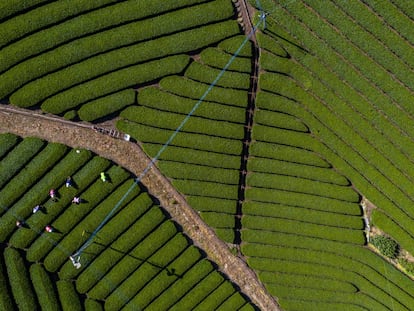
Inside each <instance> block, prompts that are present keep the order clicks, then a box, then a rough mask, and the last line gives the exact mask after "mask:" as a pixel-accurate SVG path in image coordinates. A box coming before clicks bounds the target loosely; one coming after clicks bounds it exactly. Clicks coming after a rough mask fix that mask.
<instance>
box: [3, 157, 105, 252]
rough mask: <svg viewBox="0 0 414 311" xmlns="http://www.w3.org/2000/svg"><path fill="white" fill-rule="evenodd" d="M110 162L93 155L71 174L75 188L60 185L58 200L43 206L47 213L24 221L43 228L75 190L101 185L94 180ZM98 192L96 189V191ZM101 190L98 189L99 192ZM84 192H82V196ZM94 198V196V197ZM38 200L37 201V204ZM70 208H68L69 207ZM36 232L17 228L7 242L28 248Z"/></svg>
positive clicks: (65, 205) (62, 209) (66, 203)
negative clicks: (94, 183) (95, 183)
mask: <svg viewBox="0 0 414 311" xmlns="http://www.w3.org/2000/svg"><path fill="white" fill-rule="evenodd" d="M109 165H110V163H109V161H108V160H106V159H104V158H101V157H98V156H95V157H93V158H92V159H91V160H89V161H88V162H87V163H86V164H85V165H84V166H83V167H82V168H81V169H80V170H79V171H77V172H76V173H75V174H72V175H71V176H72V179H73V180H74V181H75V182H76V189H74V188H69V189H66V187H61V188H59V189H58V192H59V193H61V194H62V196H61V197H60V199H59V201H58V202H47V203H46V204H44V207H45V208H46V209H47V211H48V212H47V214H44V215H38V214H34V215H32V216H30V218H28V219H26V223H27V224H28V225H29V226H30V227H33V228H35V227H36V228H38V229H39V230H40V229H41V228H44V227H45V226H46V225H47V224H49V223H51V222H52V221H53V220H54V219H56V217H58V216H59V215H60V214H61V213H63V211H64V210H65V209H66V208H68V206H69V205H70V204H71V200H72V198H73V197H74V196H75V195H76V193H77V192H81V193H84V191H85V189H86V188H87V187H90V188H93V187H99V190H101V185H100V184H99V185H96V186H95V185H93V182H94V181H96V179H97V177H98V176H97V175H98V173H99V172H102V171H106V170H107V169H108V167H109ZM97 192H98V191H97ZM101 192H102V191H99V193H101ZM83 195H84V194H82V196H83ZM95 199H96V198H95ZM99 200H100V199H96V201H95V200H94V201H95V202H99ZM38 203H39V202H37V204H38ZM69 209H70V208H69ZM37 235H38V233H37V232H36V231H34V230H17V231H16V232H15V233H14V234H13V235H12V236H11V237H10V239H9V243H10V244H11V245H13V246H14V247H17V248H28V247H29V246H30V244H31V243H32V242H33V241H34V240H35V239H36V238H37Z"/></svg>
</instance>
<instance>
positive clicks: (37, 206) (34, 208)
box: [33, 205, 40, 214]
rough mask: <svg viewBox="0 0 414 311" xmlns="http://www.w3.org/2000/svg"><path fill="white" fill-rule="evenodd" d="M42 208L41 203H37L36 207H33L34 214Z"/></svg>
mask: <svg viewBox="0 0 414 311" xmlns="http://www.w3.org/2000/svg"><path fill="white" fill-rule="evenodd" d="M39 210H40V205H36V206H35V207H33V214H34V213H36V212H38V211H39Z"/></svg>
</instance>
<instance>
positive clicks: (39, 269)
mask: <svg viewBox="0 0 414 311" xmlns="http://www.w3.org/2000/svg"><path fill="white" fill-rule="evenodd" d="M30 278H31V280H32V284H33V287H34V289H35V292H36V295H37V299H38V301H39V305H40V308H41V309H42V310H58V309H59V301H58V298H57V295H56V294H57V293H56V292H55V289H54V287H53V283H52V280H51V279H50V277H49V275H48V274H47V272H46V271H45V269H44V268H43V266H42V265H40V264H33V265H31V266H30Z"/></svg>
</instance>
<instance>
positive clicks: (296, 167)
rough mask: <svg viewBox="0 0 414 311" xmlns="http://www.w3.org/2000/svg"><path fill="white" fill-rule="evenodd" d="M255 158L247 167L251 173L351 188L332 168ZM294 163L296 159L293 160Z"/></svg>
mask: <svg viewBox="0 0 414 311" xmlns="http://www.w3.org/2000/svg"><path fill="white" fill-rule="evenodd" d="M253 156H254V157H252V158H251V159H249V161H248V163H247V167H248V169H249V171H251V172H261V173H269V174H270V173H274V174H281V175H285V176H295V177H300V178H305V179H309V180H314V181H320V182H326V183H330V184H335V185H339V186H349V183H350V182H349V180H348V179H347V178H346V177H344V176H343V175H341V174H339V173H338V172H336V171H335V170H333V169H331V168H324V167H318V166H312V165H303V164H300V163H295V162H290V161H281V160H277V159H267V158H260V157H256V155H255V154H253ZM292 160H293V161H294V160H295V159H294V158H292Z"/></svg>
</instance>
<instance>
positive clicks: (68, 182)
mask: <svg viewBox="0 0 414 311" xmlns="http://www.w3.org/2000/svg"><path fill="white" fill-rule="evenodd" d="M65 186H66V188H69V187H71V186H72V178H71V177H70V176H68V177H67V178H66V182H65Z"/></svg>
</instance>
